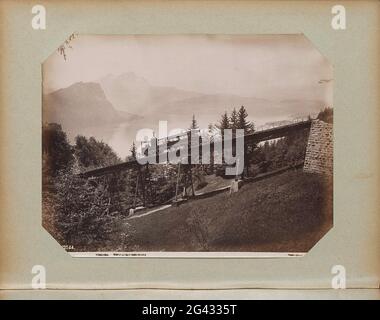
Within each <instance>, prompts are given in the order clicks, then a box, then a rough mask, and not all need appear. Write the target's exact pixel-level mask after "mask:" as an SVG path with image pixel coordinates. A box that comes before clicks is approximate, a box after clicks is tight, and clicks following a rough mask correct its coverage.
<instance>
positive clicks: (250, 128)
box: [237, 106, 255, 134]
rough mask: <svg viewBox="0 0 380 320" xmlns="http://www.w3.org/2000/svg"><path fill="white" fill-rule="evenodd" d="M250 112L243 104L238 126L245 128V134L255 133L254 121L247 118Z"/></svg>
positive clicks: (238, 115)
mask: <svg viewBox="0 0 380 320" xmlns="http://www.w3.org/2000/svg"><path fill="white" fill-rule="evenodd" d="M247 117H248V113H247V110H246V109H245V107H244V106H241V107H240V109H239V111H238V114H237V118H238V119H237V128H238V129H244V134H249V133H253V132H254V131H255V127H254V125H253V123H252V122H250V121H248V120H247Z"/></svg>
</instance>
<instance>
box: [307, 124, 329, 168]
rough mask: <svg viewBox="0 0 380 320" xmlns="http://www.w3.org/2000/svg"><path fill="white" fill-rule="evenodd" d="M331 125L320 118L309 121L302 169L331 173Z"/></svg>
mask: <svg viewBox="0 0 380 320" xmlns="http://www.w3.org/2000/svg"><path fill="white" fill-rule="evenodd" d="M333 155H334V152H333V125H332V124H330V123H326V122H324V121H321V120H318V119H317V120H313V121H312V123H311V128H310V133H309V139H308V142H307V147H306V155H305V162H304V167H303V170H304V171H305V172H314V173H323V174H329V175H332V174H333Z"/></svg>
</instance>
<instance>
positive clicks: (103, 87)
mask: <svg viewBox="0 0 380 320" xmlns="http://www.w3.org/2000/svg"><path fill="white" fill-rule="evenodd" d="M241 105H244V106H245V108H246V110H247V112H248V114H249V117H250V120H252V121H254V122H255V124H256V125H263V124H265V123H267V122H274V121H282V120H288V119H292V118H296V117H306V116H308V115H309V114H311V115H312V114H315V113H317V112H319V111H320V110H321V109H322V108H323V107H325V106H324V104H323V102H322V101H318V100H307V101H304V100H283V101H270V100H267V99H259V98H256V97H241V96H238V95H231V94H205V93H199V92H191V91H186V90H181V89H178V88H174V87H162V86H154V85H151V84H150V83H149V82H148V81H146V80H145V79H143V78H141V77H138V76H136V75H135V74H134V73H124V74H121V75H118V76H114V75H107V76H106V77H104V78H102V79H100V80H99V81H98V82H78V83H74V84H73V85H71V86H69V87H67V88H63V89H59V90H56V91H53V92H50V93H48V94H46V95H44V96H43V121H44V122H57V123H60V124H61V125H62V127H63V128H64V130H65V131H66V132H67V133H68V136H69V138H70V139H73V138H74V137H75V136H76V135H77V134H83V135H94V136H95V137H96V138H98V139H102V140H104V141H105V142H109V141H112V139H113V137H114V136H115V130H116V129H115V128H119V127H120V126H121V124H123V126H122V127H123V129H122V130H123V131H122V132H118V134H117V136H118V141H119V142H118V143H120V141H121V140H123V139H124V140H127V142H126V143H131V142H132V140H133V139H134V137H135V135H136V130H138V129H139V128H152V129H155V128H156V126H157V124H158V121H159V120H167V121H169V127H171V128H184V129H186V128H188V127H189V125H190V123H191V119H192V115H193V114H194V115H195V117H196V119H197V121H198V124H199V126H200V127H202V128H207V125H208V124H209V123H216V122H217V121H218V120H219V119H220V116H221V114H222V113H224V112H225V111H228V112H231V111H232V109H233V108H234V107H236V108H237V109H238V108H239V107H240V106H241Z"/></svg>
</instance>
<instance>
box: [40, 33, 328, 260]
mask: <svg viewBox="0 0 380 320" xmlns="http://www.w3.org/2000/svg"><path fill="white" fill-rule="evenodd" d="M42 82H43V83H42V93H41V95H42V225H43V227H44V228H45V229H46V230H47V231H48V232H49V233H50V234H51V236H52V237H53V238H54V239H55V240H56V241H57V242H58V243H59V244H60V245H61V246H62V247H63V248H64V249H65V250H67V251H68V252H70V254H72V255H73V256H75V257H91V256H94V257H96V256H101V257H104V256H109V257H129V256H132V257H136V256H137V257H140V256H141V257H144V256H146V257H188V256H191V257H215V256H217V257H232V256H233V257H239V256H241V257H256V256H257V257H260V256H269V257H271V256H300V255H304V254H306V253H307V252H309V251H310V250H311V249H312V248H313V246H315V245H316V244H317V242H318V241H319V240H321V239H322V238H323V237H324V236H325V235H326V233H327V232H328V231H329V230H330V229H331V228H332V227H333V67H332V65H331V64H330V62H329V61H328V59H327V58H326V57H324V56H323V54H322V53H321V52H320V51H319V50H318V48H317V47H316V46H315V45H314V44H313V43H312V42H311V41H310V40H309V39H308V38H307V37H305V36H304V35H303V34H292V35H290V34H289V35H287V34H284V35H206V34H204V35H200V34H197V35H190V34H189V35H186V34H184V35H126V36H123V35H86V34H75V33H74V34H72V35H70V36H69V37H68V38H67V40H66V41H65V42H64V43H63V44H62V45H61V46H60V47H59V48H58V49H57V50H56V51H55V52H52V54H51V55H50V56H49V57H48V58H47V59H46V60H45V61H44V62H43V63H42Z"/></svg>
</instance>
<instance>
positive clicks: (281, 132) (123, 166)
mask: <svg viewBox="0 0 380 320" xmlns="http://www.w3.org/2000/svg"><path fill="white" fill-rule="evenodd" d="M311 121H312V120H306V121H300V122H296V123H292V124H288V125H284V126H279V127H274V128H270V129H266V130H261V131H256V132H254V133H251V134H247V135H245V136H244V143H259V142H262V141H267V140H272V139H277V138H281V137H284V136H286V135H288V134H291V133H293V132H297V131H298V130H304V129H310V126H311ZM208 144H209V145H210V147H211V148H213V144H214V143H213V142H211V143H208ZM196 147H198V148H200V147H201V145H198V146H196ZM162 154H167V152H166V151H165V152H164V153H162ZM157 156H159V155H157ZM137 166H139V163H138V162H137V161H136V160H132V161H126V162H123V163H119V164H115V165H112V166H108V167H104V168H99V169H94V170H89V171H87V172H84V173H82V174H81V176H82V177H86V178H88V177H96V176H101V175H104V174H107V173H113V172H118V171H122V170H127V169H130V168H134V167H137Z"/></svg>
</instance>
